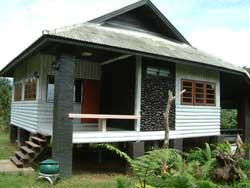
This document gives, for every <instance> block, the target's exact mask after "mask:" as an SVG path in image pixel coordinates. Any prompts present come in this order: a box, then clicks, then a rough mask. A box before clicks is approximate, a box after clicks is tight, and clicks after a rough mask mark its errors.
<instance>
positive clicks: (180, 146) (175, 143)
mask: <svg viewBox="0 0 250 188" xmlns="http://www.w3.org/2000/svg"><path fill="white" fill-rule="evenodd" d="M172 143H173V148H174V149H177V150H180V151H182V150H183V139H181V138H178V139H173V141H172Z"/></svg>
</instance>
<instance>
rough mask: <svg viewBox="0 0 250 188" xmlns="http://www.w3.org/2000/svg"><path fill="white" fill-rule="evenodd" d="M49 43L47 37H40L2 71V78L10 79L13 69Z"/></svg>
mask: <svg viewBox="0 0 250 188" xmlns="http://www.w3.org/2000/svg"><path fill="white" fill-rule="evenodd" d="M45 42H47V37H46V35H42V36H41V37H39V38H38V39H37V40H36V41H35V42H33V43H32V44H31V45H30V46H29V47H28V48H26V49H25V50H24V51H22V52H21V53H20V54H19V55H18V56H16V57H15V58H14V59H13V60H11V61H10V63H8V64H7V65H6V66H5V67H4V68H3V69H2V70H1V71H0V76H3V77H8V76H10V74H9V73H10V71H11V69H12V68H13V67H14V66H15V65H16V64H17V63H19V62H21V61H22V60H23V59H25V58H26V57H27V56H29V55H31V54H32V53H33V52H35V51H36V50H37V49H39V48H40V47H41V46H43V44H45Z"/></svg>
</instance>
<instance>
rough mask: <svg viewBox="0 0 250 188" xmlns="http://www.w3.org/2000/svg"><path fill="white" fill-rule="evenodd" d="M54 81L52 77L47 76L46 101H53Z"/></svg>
mask: <svg viewBox="0 0 250 188" xmlns="http://www.w3.org/2000/svg"><path fill="white" fill-rule="evenodd" d="M54 90H55V80H54V76H48V88H47V101H48V102H53V101H54Z"/></svg>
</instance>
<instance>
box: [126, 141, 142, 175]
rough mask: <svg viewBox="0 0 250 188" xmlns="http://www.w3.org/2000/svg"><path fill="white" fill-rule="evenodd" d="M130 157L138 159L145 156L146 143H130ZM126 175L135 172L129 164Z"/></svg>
mask: <svg viewBox="0 0 250 188" xmlns="http://www.w3.org/2000/svg"><path fill="white" fill-rule="evenodd" d="M127 146H128V155H129V156H130V157H131V158H132V159H136V158H138V157H141V156H143V155H144V151H145V150H144V146H145V145H144V142H128V144H127ZM126 174H129V175H132V174H133V171H132V169H131V166H130V165H129V164H128V163H127V165H126Z"/></svg>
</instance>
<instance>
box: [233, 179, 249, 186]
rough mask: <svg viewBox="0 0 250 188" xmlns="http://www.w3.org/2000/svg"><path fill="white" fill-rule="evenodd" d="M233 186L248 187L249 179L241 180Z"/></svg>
mask: <svg viewBox="0 0 250 188" xmlns="http://www.w3.org/2000/svg"><path fill="white" fill-rule="evenodd" d="M234 187H235V188H249V187H250V180H244V181H241V182H239V183H237V184H236V185H235V186H234Z"/></svg>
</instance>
